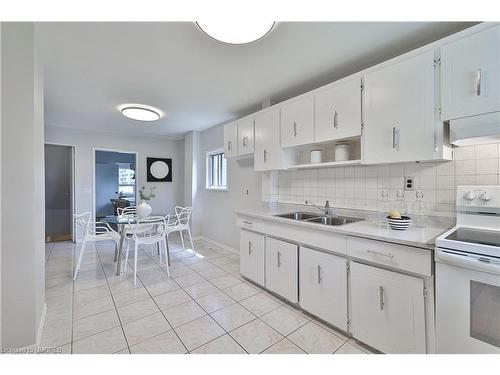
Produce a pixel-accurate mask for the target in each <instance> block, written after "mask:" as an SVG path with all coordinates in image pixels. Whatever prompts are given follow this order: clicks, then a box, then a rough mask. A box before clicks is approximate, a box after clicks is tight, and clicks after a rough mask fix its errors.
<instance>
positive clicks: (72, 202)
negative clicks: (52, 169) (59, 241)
mask: <svg viewBox="0 0 500 375" xmlns="http://www.w3.org/2000/svg"><path fill="white" fill-rule="evenodd" d="M45 145H50V146H63V147H69V148H70V149H71V161H70V165H71V199H70V212H71V225H70V228H71V242H76V228H75V221H74V220H73V215H74V214H75V212H76V200H75V154H76V145H75V144H70V143H58V142H44V147H45ZM44 180H45V168H44ZM44 182H45V181H44Z"/></svg>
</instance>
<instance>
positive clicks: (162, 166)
mask: <svg viewBox="0 0 500 375" xmlns="http://www.w3.org/2000/svg"><path fill="white" fill-rule="evenodd" d="M146 168H147V181H148V182H172V159H164V158H149V157H148V158H146Z"/></svg>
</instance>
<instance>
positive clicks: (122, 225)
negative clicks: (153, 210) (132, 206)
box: [101, 215, 170, 276]
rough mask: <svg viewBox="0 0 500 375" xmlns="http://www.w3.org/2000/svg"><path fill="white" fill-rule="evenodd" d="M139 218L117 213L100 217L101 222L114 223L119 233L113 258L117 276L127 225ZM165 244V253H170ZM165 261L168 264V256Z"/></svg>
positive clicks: (160, 220)
mask: <svg viewBox="0 0 500 375" xmlns="http://www.w3.org/2000/svg"><path fill="white" fill-rule="evenodd" d="M156 217H158V223H160V222H162V220H163V219H160V217H159V216H155V218H156ZM139 220H140V218H139V217H138V216H131V215H127V216H119V215H108V216H105V217H103V218H102V219H101V221H102V222H104V223H108V224H110V225H115V226H116V228H117V229H118V233H119V234H120V244H119V245H118V251H117V252H115V259H114V261H115V262H116V275H117V276H119V275H120V274H121V270H122V267H121V262H122V254H123V243H124V242H125V240H126V237H127V225H134V224H137V222H138V221H139ZM165 242H166V244H167V254H169V253H170V251H169V246H168V241H165ZM167 262H168V263H169V265H170V257H168V259H167Z"/></svg>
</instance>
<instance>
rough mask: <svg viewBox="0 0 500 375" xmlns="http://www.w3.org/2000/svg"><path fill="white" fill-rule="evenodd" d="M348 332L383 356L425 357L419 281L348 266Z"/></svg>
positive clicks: (389, 272)
mask: <svg viewBox="0 0 500 375" xmlns="http://www.w3.org/2000/svg"><path fill="white" fill-rule="evenodd" d="M350 282H351V283H350V286H351V288H350V290H351V317H350V319H351V331H352V334H353V336H354V337H355V338H357V339H358V340H361V341H362V342H364V343H366V344H368V345H370V346H373V347H374V348H376V349H378V350H380V351H382V352H385V353H425V352H426V333H425V332H426V331H425V329H426V328H425V300H424V281H423V279H420V278H417V277H413V276H408V275H403V274H400V273H397V272H392V271H387V270H384V269H381V268H376V267H372V266H367V265H364V264H360V263H356V262H351V267H350Z"/></svg>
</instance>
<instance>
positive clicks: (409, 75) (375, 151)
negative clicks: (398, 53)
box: [363, 52, 435, 164]
mask: <svg viewBox="0 0 500 375" xmlns="http://www.w3.org/2000/svg"><path fill="white" fill-rule="evenodd" d="M364 87H365V90H364V94H365V97H364V102H363V113H364V131H363V142H364V162H365V163H366V164H374V163H392V162H407V161H421V160H432V159H433V158H434V144H435V140H434V135H435V133H434V129H435V91H434V53H433V52H429V53H425V54H422V55H419V56H416V57H412V58H410V59H408V60H405V61H401V62H398V63H395V64H393V65H390V66H387V67H384V68H381V69H380V70H376V71H373V72H370V73H368V74H366V76H365V79H364Z"/></svg>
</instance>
